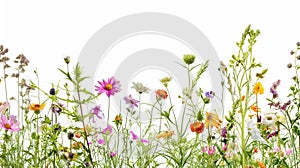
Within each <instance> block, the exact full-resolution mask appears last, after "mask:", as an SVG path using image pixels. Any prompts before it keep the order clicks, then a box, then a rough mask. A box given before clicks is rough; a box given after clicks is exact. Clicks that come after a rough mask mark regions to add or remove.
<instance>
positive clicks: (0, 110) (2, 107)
mask: <svg viewBox="0 0 300 168" xmlns="http://www.w3.org/2000/svg"><path fill="white" fill-rule="evenodd" d="M8 107H9V102H4V103H3V104H1V105H0V114H4V113H5V111H6V110H7V109H8Z"/></svg>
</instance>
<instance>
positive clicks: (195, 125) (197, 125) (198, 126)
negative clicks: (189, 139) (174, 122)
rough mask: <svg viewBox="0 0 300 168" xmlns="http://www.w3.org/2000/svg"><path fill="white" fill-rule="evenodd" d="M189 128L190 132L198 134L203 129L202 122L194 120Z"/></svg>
mask: <svg viewBox="0 0 300 168" xmlns="http://www.w3.org/2000/svg"><path fill="white" fill-rule="evenodd" d="M190 128H191V131H192V132H196V133H197V134H200V133H202V132H203V131H204V123H200V122H198V121H196V122H194V123H192V124H191V125H190Z"/></svg>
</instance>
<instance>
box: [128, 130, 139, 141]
mask: <svg viewBox="0 0 300 168" xmlns="http://www.w3.org/2000/svg"><path fill="white" fill-rule="evenodd" d="M130 134H131V136H132V139H133V140H136V139H138V138H139V137H138V136H137V135H136V134H135V133H134V132H133V131H130Z"/></svg>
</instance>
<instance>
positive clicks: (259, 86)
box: [253, 82, 264, 95]
mask: <svg viewBox="0 0 300 168" xmlns="http://www.w3.org/2000/svg"><path fill="white" fill-rule="evenodd" d="M253 91H254V93H255V94H256V95H257V94H258V93H259V94H264V87H263V86H262V84H261V83H260V82H257V83H256V84H255V86H254V88H253Z"/></svg>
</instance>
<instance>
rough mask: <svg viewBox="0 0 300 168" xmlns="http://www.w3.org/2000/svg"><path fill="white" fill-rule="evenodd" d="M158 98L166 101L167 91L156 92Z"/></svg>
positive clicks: (159, 90)
mask: <svg viewBox="0 0 300 168" xmlns="http://www.w3.org/2000/svg"><path fill="white" fill-rule="evenodd" d="M155 93H156V97H158V98H163V99H166V98H167V97H168V93H167V92H166V91H165V90H162V89H158V90H156V91H155Z"/></svg>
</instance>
